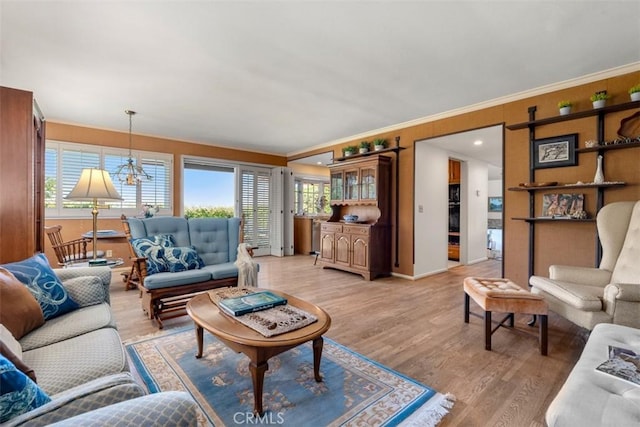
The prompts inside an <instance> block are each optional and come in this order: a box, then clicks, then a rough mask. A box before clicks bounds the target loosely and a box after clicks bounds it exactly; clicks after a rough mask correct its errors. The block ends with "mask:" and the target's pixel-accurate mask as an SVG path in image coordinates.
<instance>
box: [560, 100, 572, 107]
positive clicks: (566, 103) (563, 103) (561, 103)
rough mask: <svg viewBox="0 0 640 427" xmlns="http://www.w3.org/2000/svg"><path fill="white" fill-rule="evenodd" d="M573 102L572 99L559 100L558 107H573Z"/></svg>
mask: <svg viewBox="0 0 640 427" xmlns="http://www.w3.org/2000/svg"><path fill="white" fill-rule="evenodd" d="M572 105H573V104H572V103H571V101H560V102H558V108H564V107H571V106H572Z"/></svg>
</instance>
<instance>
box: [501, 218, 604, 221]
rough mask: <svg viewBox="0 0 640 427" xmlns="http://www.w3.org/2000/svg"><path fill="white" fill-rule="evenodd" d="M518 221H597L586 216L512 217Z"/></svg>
mask: <svg viewBox="0 0 640 427" xmlns="http://www.w3.org/2000/svg"><path fill="white" fill-rule="evenodd" d="M511 219H513V220H516V221H526V222H596V219H595V218H585V219H574V218H542V217H540V218H522V217H515V218H511Z"/></svg>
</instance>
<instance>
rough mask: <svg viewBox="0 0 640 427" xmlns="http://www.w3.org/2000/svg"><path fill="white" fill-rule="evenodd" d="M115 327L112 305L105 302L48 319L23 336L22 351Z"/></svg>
mask: <svg viewBox="0 0 640 427" xmlns="http://www.w3.org/2000/svg"><path fill="white" fill-rule="evenodd" d="M115 327H116V322H115V319H114V317H113V312H112V311H111V307H110V306H109V304H107V303H104V302H103V303H101V304H96V305H91V306H87V307H82V308H80V309H78V310H75V311H72V312H71V313H67V314H65V315H64V316H60V317H56V318H55V319H51V320H48V321H47V322H45V324H44V325H42V326H41V327H39V328H38V329H36V330H34V331H32V332H31V333H30V334H27V335H25V336H24V337H22V339H21V340H20V345H21V346H22V351H27V350H33V349H34V348H38V347H43V346H47V345H49V344H52V343H55V342H58V341H64V340H66V339H69V338H73V337H75V336H78V335H82V334H86V333H87V332H91V331H94V330H97V329H101V328H114V329H115Z"/></svg>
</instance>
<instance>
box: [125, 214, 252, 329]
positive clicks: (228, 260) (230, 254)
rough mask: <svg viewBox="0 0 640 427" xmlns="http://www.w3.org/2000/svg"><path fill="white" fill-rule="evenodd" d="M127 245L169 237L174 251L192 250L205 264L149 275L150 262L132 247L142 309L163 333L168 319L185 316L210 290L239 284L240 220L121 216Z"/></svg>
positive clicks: (134, 270)
mask: <svg viewBox="0 0 640 427" xmlns="http://www.w3.org/2000/svg"><path fill="white" fill-rule="evenodd" d="M122 223H123V227H124V231H125V234H126V235H127V238H128V239H129V242H133V241H134V239H140V238H145V237H149V238H153V237H154V236H166V235H170V236H171V238H172V240H173V242H172V243H174V245H175V246H176V247H192V248H193V249H195V251H196V252H197V254H198V255H199V257H200V259H201V260H202V262H203V264H204V265H200V266H198V267H196V268H194V269H189V270H184V271H179V272H172V271H163V272H159V273H155V274H148V273H149V268H148V267H149V265H148V262H149V260H148V259H147V258H145V257H141V256H139V254H137V253H136V250H135V249H134V246H133V245H130V246H131V254H132V261H133V271H132V276H133V277H134V278H135V280H134V281H133V283H134V284H135V285H137V287H138V289H139V290H140V293H141V296H142V309H143V310H144V311H145V312H146V313H147V314H148V316H149V318H150V319H155V320H156V321H157V322H158V326H159V327H160V328H161V329H162V321H163V320H164V319H168V318H172V317H177V316H182V315H184V314H185V310H184V307H185V305H186V303H187V301H188V300H189V299H190V298H191V297H192V296H193V295H194V294H196V293H199V292H203V291H206V290H209V289H214V288H219V287H224V286H236V285H237V284H238V268H237V267H236V266H235V264H234V263H235V261H236V257H237V252H238V245H239V244H240V243H241V234H240V228H241V220H240V218H190V219H185V218H181V217H151V218H144V219H140V218H126V217H124V216H123V217H122Z"/></svg>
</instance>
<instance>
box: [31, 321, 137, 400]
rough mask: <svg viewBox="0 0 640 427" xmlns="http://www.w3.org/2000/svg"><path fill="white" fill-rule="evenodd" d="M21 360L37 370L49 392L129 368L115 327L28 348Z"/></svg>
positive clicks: (39, 379) (44, 388)
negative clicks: (43, 345) (32, 348)
mask: <svg viewBox="0 0 640 427" xmlns="http://www.w3.org/2000/svg"><path fill="white" fill-rule="evenodd" d="M23 348H24V347H23ZM22 360H23V361H24V362H25V363H26V364H27V365H28V366H31V367H32V368H33V369H34V370H35V371H36V373H37V375H38V384H39V385H40V387H42V389H43V390H44V391H45V392H46V393H48V394H50V395H53V394H56V393H60V392H62V391H64V390H68V389H70V388H71V387H75V386H77V385H80V384H84V383H86V382H89V381H91V380H94V379H96V378H99V377H102V376H105V375H111V374H117V373H120V372H124V371H128V370H129V365H128V364H127V358H126V355H125V353H124V348H123V346H122V343H121V342H120V336H119V335H118V332H117V331H116V330H115V329H113V328H103V329H98V330H96V331H91V332H88V333H86V334H83V335H79V336H76V337H73V338H70V339H67V340H64V341H59V342H56V343H53V344H50V345H47V346H45V347H40V348H36V349H34V350H30V351H26V350H25V351H24V353H23V357H22Z"/></svg>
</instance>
